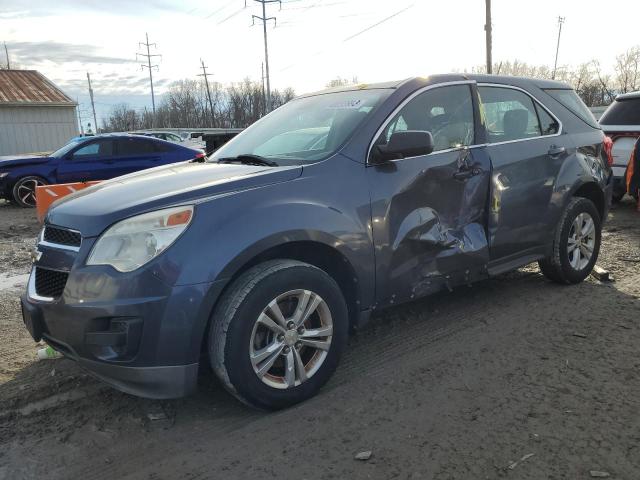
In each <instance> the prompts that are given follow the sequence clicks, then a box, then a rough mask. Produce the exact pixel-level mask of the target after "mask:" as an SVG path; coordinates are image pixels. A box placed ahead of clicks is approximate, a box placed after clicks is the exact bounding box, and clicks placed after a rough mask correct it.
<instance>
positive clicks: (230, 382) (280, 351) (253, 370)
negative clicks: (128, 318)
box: [208, 260, 348, 410]
mask: <svg viewBox="0 0 640 480" xmlns="http://www.w3.org/2000/svg"><path fill="white" fill-rule="evenodd" d="M212 322H213V323H212V326H211V329H210V333H209V339H208V350H209V357H210V359H211V365H212V367H213V370H214V372H215V373H216V375H217V376H218V378H219V379H220V380H221V381H222V383H223V384H224V386H225V388H226V389H227V390H228V391H229V392H230V393H232V394H233V395H235V396H236V397H237V398H238V399H240V400H241V401H243V402H244V403H246V404H248V405H250V406H253V407H256V408H263V409H269V410H274V409H279V408H284V407H287V406H290V405H293V404H295V403H298V402H301V401H303V400H306V399H307V398H309V397H311V396H313V395H314V394H315V393H316V392H317V391H318V390H319V389H320V387H322V385H324V384H325V383H326V382H327V380H328V379H329V377H330V376H331V374H332V373H333V372H334V370H335V368H336V366H337V365H338V360H339V358H340V354H341V353H342V350H343V349H344V346H345V344H346V341H347V335H348V315H347V306H346V303H345V300H344V297H343V296H342V293H341V291H340V288H339V287H338V285H337V284H336V282H335V281H334V280H333V278H331V277H330V276H329V275H328V274H327V273H325V272H324V271H322V270H320V269H319V268H316V267H314V266H312V265H309V264H306V263H302V262H298V261H293V260H273V261H269V262H265V263H262V264H259V265H257V266H255V267H253V268H251V269H249V270H248V271H247V272H245V273H243V274H242V275H241V276H240V277H239V278H238V279H237V280H236V281H235V282H234V283H233V284H232V285H231V286H230V287H229V289H228V291H227V292H226V293H225V294H224V295H223V297H222V298H221V300H220V304H219V306H218V307H217V308H216V309H215V311H214V314H213V318H212Z"/></svg>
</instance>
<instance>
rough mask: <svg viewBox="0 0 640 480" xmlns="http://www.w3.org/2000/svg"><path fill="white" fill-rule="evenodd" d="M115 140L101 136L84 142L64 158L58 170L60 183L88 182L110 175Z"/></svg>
mask: <svg viewBox="0 0 640 480" xmlns="http://www.w3.org/2000/svg"><path fill="white" fill-rule="evenodd" d="M114 149H115V141H114V139H112V138H99V139H96V140H93V141H90V142H87V143H84V144H83V145H81V146H80V147H78V148H77V149H75V150H74V151H73V152H71V153H70V154H68V155H67V156H66V157H65V158H63V159H62V160H61V161H60V163H59V165H58V171H57V177H58V183H72V182H88V181H92V180H104V179H105V178H110V177H109V171H110V169H111V165H110V162H112V160H113V159H114Z"/></svg>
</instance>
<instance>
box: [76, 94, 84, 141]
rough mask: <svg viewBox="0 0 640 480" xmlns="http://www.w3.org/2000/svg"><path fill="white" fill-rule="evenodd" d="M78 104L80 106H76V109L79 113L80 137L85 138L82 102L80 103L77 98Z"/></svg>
mask: <svg viewBox="0 0 640 480" xmlns="http://www.w3.org/2000/svg"><path fill="white" fill-rule="evenodd" d="M76 103H77V104H78V105H77V106H76V109H77V111H78V126H79V127H80V136H82V137H84V127H83V126H82V116H81V115H80V102H79V101H78V99H77V98H76Z"/></svg>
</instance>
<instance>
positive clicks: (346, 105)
mask: <svg viewBox="0 0 640 480" xmlns="http://www.w3.org/2000/svg"><path fill="white" fill-rule="evenodd" d="M361 106H362V100H344V101H342V102H338V103H335V104H333V105H329V106H328V107H327V108H329V109H331V110H357V109H359V108H360V107H361Z"/></svg>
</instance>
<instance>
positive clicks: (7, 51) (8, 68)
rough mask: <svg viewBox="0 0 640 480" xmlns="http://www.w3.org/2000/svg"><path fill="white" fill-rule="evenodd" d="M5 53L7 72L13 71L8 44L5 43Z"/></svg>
mask: <svg viewBox="0 0 640 480" xmlns="http://www.w3.org/2000/svg"><path fill="white" fill-rule="evenodd" d="M4 53H5V55H6V56H7V70H11V62H9V50H7V42H4Z"/></svg>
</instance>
